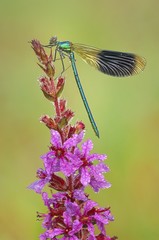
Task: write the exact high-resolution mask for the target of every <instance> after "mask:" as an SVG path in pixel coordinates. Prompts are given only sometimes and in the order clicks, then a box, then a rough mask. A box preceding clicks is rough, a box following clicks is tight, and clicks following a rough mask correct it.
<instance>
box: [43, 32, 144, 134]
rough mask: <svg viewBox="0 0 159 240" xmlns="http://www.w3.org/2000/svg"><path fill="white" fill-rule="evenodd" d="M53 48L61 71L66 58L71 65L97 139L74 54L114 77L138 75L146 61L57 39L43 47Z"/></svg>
mask: <svg viewBox="0 0 159 240" xmlns="http://www.w3.org/2000/svg"><path fill="white" fill-rule="evenodd" d="M54 46H55V56H54V61H55V60H56V53H57V52H59V55H60V58H61V62H62V66H63V71H62V72H64V71H65V67H64V62H63V59H64V58H65V56H67V57H68V58H69V59H70V61H71V65H72V69H73V73H74V77H75V80H76V83H77V86H78V89H79V92H80V95H81V97H82V100H83V103H84V106H85V109H86V111H87V114H88V117H89V120H90V123H91V125H92V128H93V130H94V132H95V134H96V136H97V137H99V131H98V128H97V125H96V123H95V120H94V118H93V115H92V112H91V110H90V107H89V105H88V102H87V99H86V96H85V94H84V91H83V88H82V85H81V82H80V78H79V76H78V72H77V68H76V64H75V61H76V60H75V56H74V52H76V53H77V54H78V55H79V56H80V57H81V58H82V59H83V60H84V61H85V62H86V63H88V64H90V65H91V66H93V67H95V68H96V69H98V70H99V71H101V72H102V73H105V74H108V75H111V76H114V77H127V76H131V75H134V74H137V73H139V72H140V71H142V70H143V69H144V67H145V64H146V61H145V59H144V58H143V57H140V56H138V55H136V54H133V53H125V52H116V51H108V50H101V49H98V48H95V47H91V46H87V45H84V44H79V43H72V42H70V41H63V42H60V41H58V40H57V37H56V36H55V37H52V38H51V39H50V42H49V44H48V45H44V47H50V48H52V47H54Z"/></svg>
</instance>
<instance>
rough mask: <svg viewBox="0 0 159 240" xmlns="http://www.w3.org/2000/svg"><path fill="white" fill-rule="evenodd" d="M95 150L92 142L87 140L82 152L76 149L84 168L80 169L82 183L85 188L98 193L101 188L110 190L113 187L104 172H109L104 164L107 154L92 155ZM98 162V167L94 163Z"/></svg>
mask: <svg viewBox="0 0 159 240" xmlns="http://www.w3.org/2000/svg"><path fill="white" fill-rule="evenodd" d="M92 149H93V143H92V141H91V140H87V141H86V142H84V143H83V144H82V150H81V151H80V150H79V149H78V148H76V149H75V154H76V155H78V156H79V158H80V159H81V161H82V166H81V167H80V170H79V172H80V174H81V183H82V184H83V186H87V185H88V184H90V186H91V187H92V188H93V189H94V191H95V192H98V191H99V190H100V188H109V187H110V186H111V184H110V183H108V182H107V181H106V180H105V179H104V176H103V173H104V172H108V171H109V168H108V167H107V166H106V165H105V164H104V163H102V161H104V160H105V159H106V158H107V156H106V155H105V154H97V153H94V154H90V151H91V150H92ZM95 160H98V161H99V163H98V164H97V165H93V161H95Z"/></svg>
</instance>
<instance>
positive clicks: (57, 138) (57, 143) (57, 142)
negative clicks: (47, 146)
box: [51, 130, 62, 147]
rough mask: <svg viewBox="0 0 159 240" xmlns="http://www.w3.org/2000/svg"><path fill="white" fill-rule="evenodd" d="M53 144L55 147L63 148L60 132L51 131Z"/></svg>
mask: <svg viewBox="0 0 159 240" xmlns="http://www.w3.org/2000/svg"><path fill="white" fill-rule="evenodd" d="M51 143H52V145H53V146H55V147H61V146H62V141H61V136H60V134H59V132H58V131H55V130H51Z"/></svg>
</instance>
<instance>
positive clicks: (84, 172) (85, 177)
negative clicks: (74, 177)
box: [81, 167, 90, 186]
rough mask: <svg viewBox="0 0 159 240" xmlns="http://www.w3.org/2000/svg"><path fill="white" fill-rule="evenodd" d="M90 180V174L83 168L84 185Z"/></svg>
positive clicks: (82, 181)
mask: <svg viewBox="0 0 159 240" xmlns="http://www.w3.org/2000/svg"><path fill="white" fill-rule="evenodd" d="M89 182H90V174H89V172H88V171H87V169H86V168H84V167H83V168H82V169H81V183H82V184H83V186H87V185H88V184H89Z"/></svg>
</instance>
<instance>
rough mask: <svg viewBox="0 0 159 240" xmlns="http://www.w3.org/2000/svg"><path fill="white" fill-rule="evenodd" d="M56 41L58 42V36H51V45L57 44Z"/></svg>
mask: <svg viewBox="0 0 159 240" xmlns="http://www.w3.org/2000/svg"><path fill="white" fill-rule="evenodd" d="M56 43H57V37H56V36H54V37H52V38H50V41H49V45H52V46H55V45H56Z"/></svg>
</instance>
